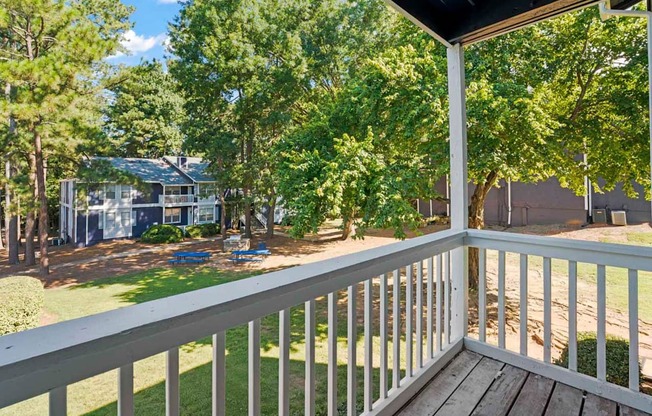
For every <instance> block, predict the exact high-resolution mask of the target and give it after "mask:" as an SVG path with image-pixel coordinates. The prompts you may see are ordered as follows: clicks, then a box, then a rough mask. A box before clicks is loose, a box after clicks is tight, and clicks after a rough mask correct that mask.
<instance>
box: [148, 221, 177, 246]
mask: <svg viewBox="0 0 652 416" xmlns="http://www.w3.org/2000/svg"><path fill="white" fill-rule="evenodd" d="M182 240H183V231H181V228H179V227H175V226H174V225H168V224H160V225H154V226H153V227H150V228H149V229H147V231H145V232H144V233H143V235H142V236H141V237H140V241H142V242H143V243H149V244H170V243H179V242H181V241H182Z"/></svg>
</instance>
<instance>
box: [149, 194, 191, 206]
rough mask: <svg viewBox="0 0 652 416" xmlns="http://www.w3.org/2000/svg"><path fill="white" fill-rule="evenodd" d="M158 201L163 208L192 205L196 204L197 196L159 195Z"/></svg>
mask: <svg viewBox="0 0 652 416" xmlns="http://www.w3.org/2000/svg"><path fill="white" fill-rule="evenodd" d="M158 201H159V204H160V205H162V206H176V205H191V204H193V203H194V202H195V195H193V194H188V195H159V197H158Z"/></svg>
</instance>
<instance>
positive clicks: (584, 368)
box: [555, 332, 642, 387]
mask: <svg viewBox="0 0 652 416" xmlns="http://www.w3.org/2000/svg"><path fill="white" fill-rule="evenodd" d="M606 343H607V381H608V382H610V383H614V384H617V385H619V386H623V387H628V386H629V341H627V340H626V339H624V338H620V337H616V336H612V335H607V337H606ZM597 360H598V339H597V334H596V333H595V332H579V333H578V334H577V372H579V373H582V374H586V375H588V376H591V377H597ZM555 364H557V365H560V366H562V367H565V368H568V346H566V347H564V349H563V351H562V353H561V357H559V359H558V360H557V361H555ZM640 368H641V366H640V365H639V379H641V377H642V373H641V372H640Z"/></svg>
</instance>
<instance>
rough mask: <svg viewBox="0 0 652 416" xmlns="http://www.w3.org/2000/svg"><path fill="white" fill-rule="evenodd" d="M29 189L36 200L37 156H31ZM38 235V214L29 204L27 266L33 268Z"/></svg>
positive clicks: (26, 247) (32, 204) (26, 222)
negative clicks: (35, 240) (35, 236)
mask: <svg viewBox="0 0 652 416" xmlns="http://www.w3.org/2000/svg"><path fill="white" fill-rule="evenodd" d="M29 188H30V189H32V191H33V195H34V197H35V198H36V196H37V191H36V155H34V153H30V155H29ZM35 234H36V214H35V212H34V203H33V202H31V203H28V204H27V215H26V216H25V264H26V265H27V266H33V265H35V264H36V256H35V250H34V235H35Z"/></svg>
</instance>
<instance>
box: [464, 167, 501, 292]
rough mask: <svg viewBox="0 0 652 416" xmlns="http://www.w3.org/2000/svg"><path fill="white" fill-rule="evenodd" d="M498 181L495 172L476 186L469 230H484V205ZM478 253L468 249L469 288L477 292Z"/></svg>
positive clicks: (472, 200)
mask: <svg viewBox="0 0 652 416" xmlns="http://www.w3.org/2000/svg"><path fill="white" fill-rule="evenodd" d="M497 179H498V174H497V173H496V172H493V171H492V172H490V173H489V174H488V175H487V177H486V179H485V182H484V183H480V184H477V185H476V186H475V191H474V192H473V195H472V196H471V204H470V206H469V223H468V226H469V228H474V229H478V230H481V229H483V228H484V203H485V201H486V199H487V195H488V194H489V191H490V190H491V188H493V187H494V185H495V184H496V181H497ZM479 267H480V253H479V252H478V249H477V248H473V247H471V248H469V288H470V289H473V290H477V288H478V282H479V275H480V273H479V270H480V269H479Z"/></svg>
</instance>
